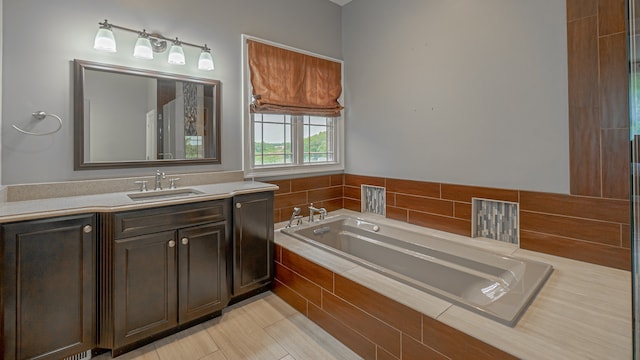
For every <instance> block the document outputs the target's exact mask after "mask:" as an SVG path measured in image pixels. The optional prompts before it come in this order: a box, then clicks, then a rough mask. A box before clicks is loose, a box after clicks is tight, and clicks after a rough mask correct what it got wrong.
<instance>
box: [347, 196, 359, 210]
mask: <svg viewBox="0 0 640 360" xmlns="http://www.w3.org/2000/svg"><path fill="white" fill-rule="evenodd" d="M343 203H344V208H345V209H347V210H351V211H360V210H361V206H362V205H361V203H360V201H359V200H352V199H347V198H345V199H344V201H343Z"/></svg>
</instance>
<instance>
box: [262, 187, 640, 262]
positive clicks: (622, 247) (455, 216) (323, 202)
mask: <svg viewBox="0 0 640 360" xmlns="http://www.w3.org/2000/svg"><path fill="white" fill-rule="evenodd" d="M264 181H266V182H269V183H272V184H276V185H278V186H280V190H278V192H276V195H275V205H274V206H275V216H274V217H275V221H276V222H278V221H284V220H288V219H289V217H290V216H291V212H292V210H293V208H294V207H300V208H302V211H303V214H308V206H309V203H311V202H313V203H314V205H315V206H320V207H326V208H327V210H329V211H333V210H337V209H342V208H344V209H349V210H353V211H360V209H361V202H360V196H361V185H363V184H365V185H374V186H381V187H385V188H386V198H387V204H386V217H387V218H389V219H395V220H400V221H403V222H406V223H409V224H414V225H420V226H424V227H427V228H433V229H437V230H442V231H446V232H450V233H453V234H458V235H464V236H471V217H472V214H471V204H472V198H474V197H475V198H483V199H491V200H498V201H508V202H513V203H518V204H519V207H520V214H519V221H520V236H519V238H520V247H521V248H523V249H529V250H534V251H537V252H541V253H546V254H550V255H556V256H561V257H565V258H568V259H574V260H580V261H585V262H589V263H593V264H598V265H603V266H608V267H612V268H616V269H622V270H630V269H631V241H630V240H631V235H630V231H631V230H630V226H629V219H630V210H629V207H630V205H629V200H619V199H605V198H600V197H588V196H573V195H565V194H553V193H543V192H535V191H524V190H511V189H499V188H488V187H478V186H468V185H455V184H445V183H435V182H427V181H416V180H405V179H395V178H383V177H373V176H361V175H354V174H344V175H342V174H336V175H322V176H312V177H305V178H291V179H281V180H275V181H270V180H264ZM341 194H342V195H341Z"/></svg>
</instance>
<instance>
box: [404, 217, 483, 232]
mask: <svg viewBox="0 0 640 360" xmlns="http://www.w3.org/2000/svg"><path fill="white" fill-rule="evenodd" d="M409 223H410V224H414V225H419V226H425V227H429V228H432V229H437V230H442V231H447V232H450V233H454V234H458V235H464V236H471V221H466V220H462V219H455V218H450V217H446V216H440V215H433V214H427V213H422V212H417V211H409Z"/></svg>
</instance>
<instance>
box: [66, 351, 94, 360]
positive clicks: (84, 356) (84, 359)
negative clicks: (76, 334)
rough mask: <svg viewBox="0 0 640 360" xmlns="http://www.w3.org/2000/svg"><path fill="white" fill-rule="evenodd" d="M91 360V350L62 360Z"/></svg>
mask: <svg viewBox="0 0 640 360" xmlns="http://www.w3.org/2000/svg"><path fill="white" fill-rule="evenodd" d="M89 359H91V350H87V351H83V352H81V353H79V354H75V355H71V356H68V357H66V358H64V359H63V360H89Z"/></svg>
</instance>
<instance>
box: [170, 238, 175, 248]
mask: <svg viewBox="0 0 640 360" xmlns="http://www.w3.org/2000/svg"><path fill="white" fill-rule="evenodd" d="M175 246H176V241H175V240H169V247H170V248H172V247H175Z"/></svg>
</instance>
